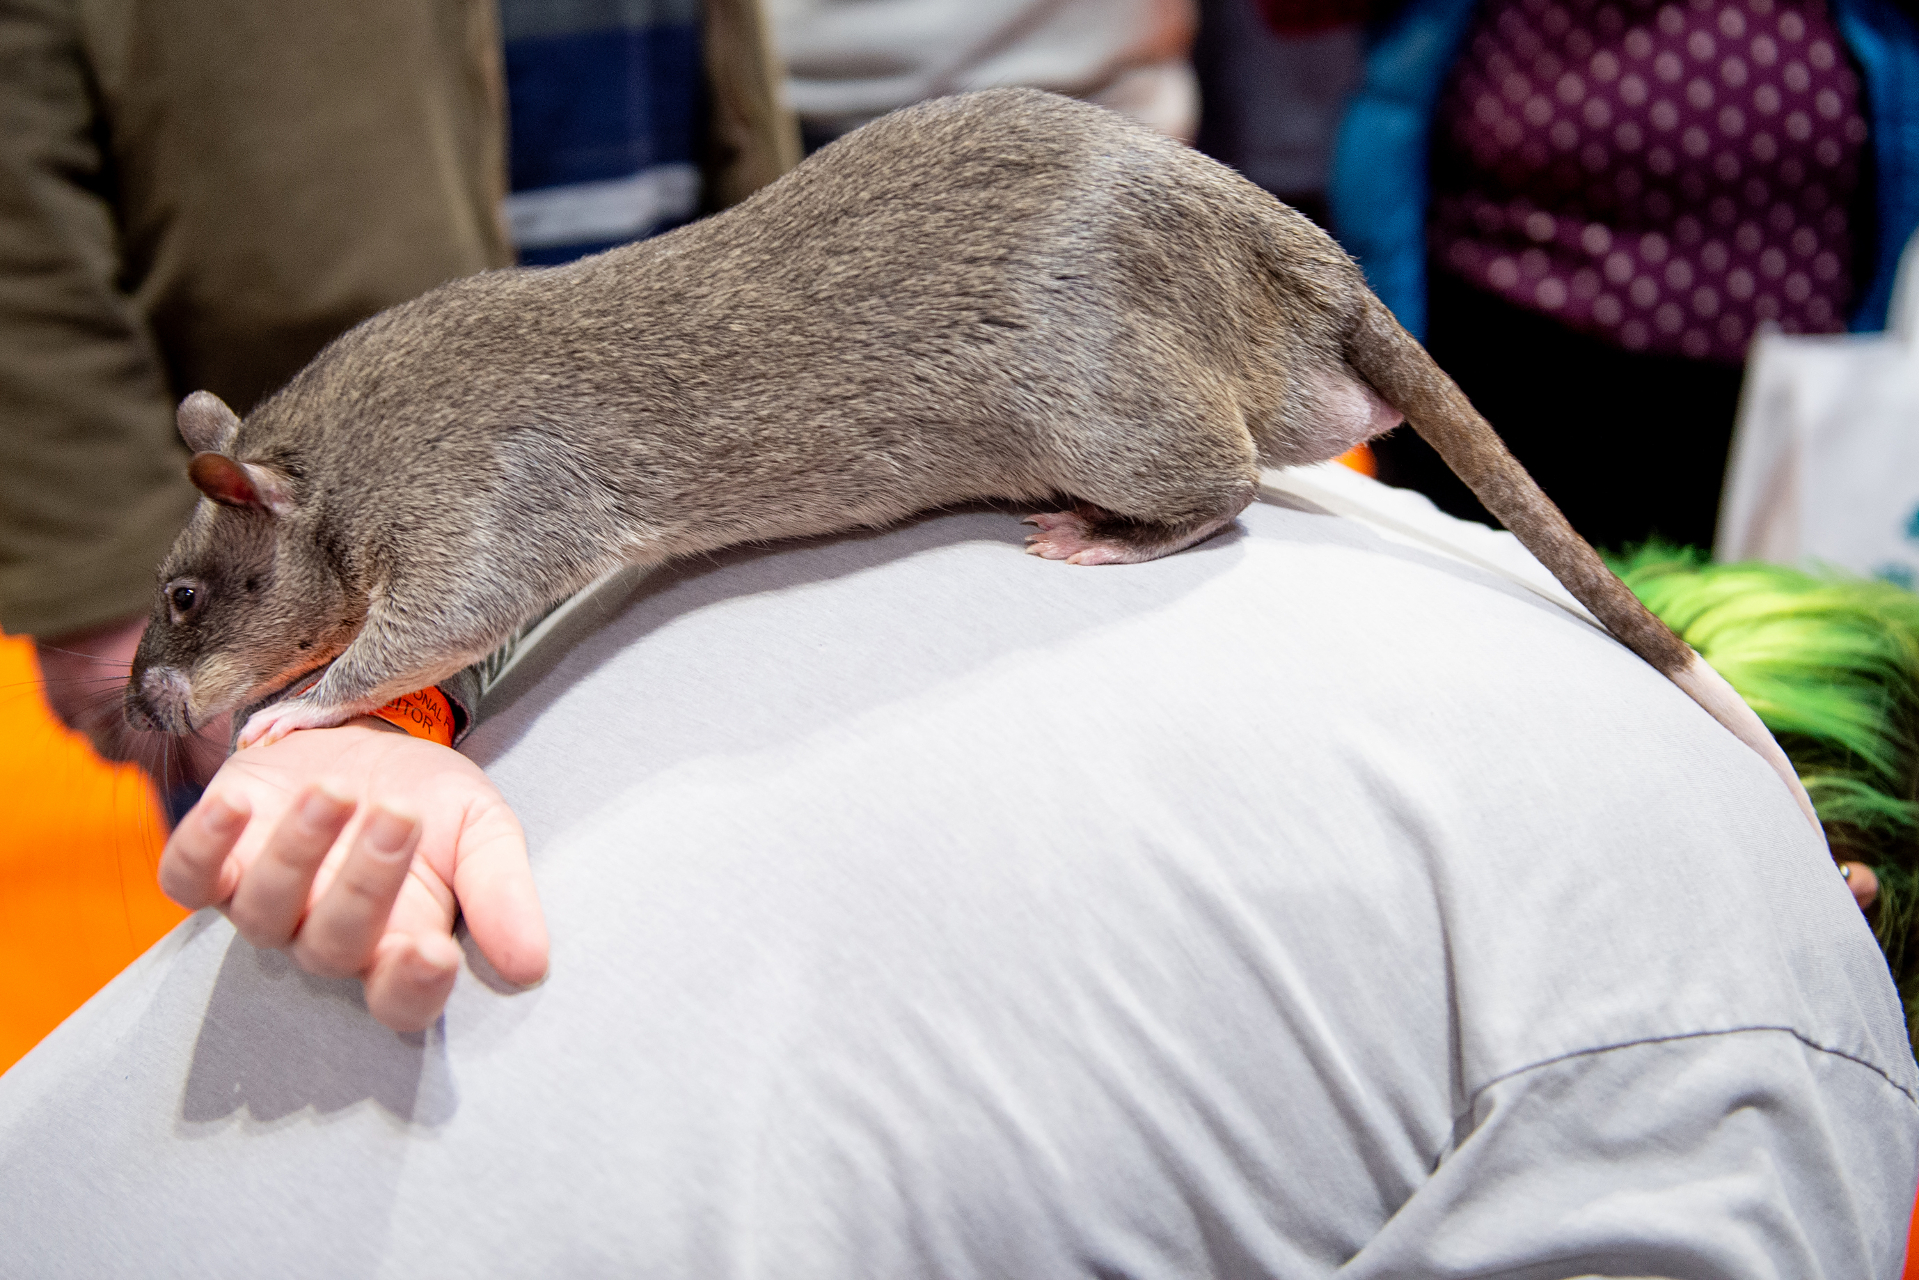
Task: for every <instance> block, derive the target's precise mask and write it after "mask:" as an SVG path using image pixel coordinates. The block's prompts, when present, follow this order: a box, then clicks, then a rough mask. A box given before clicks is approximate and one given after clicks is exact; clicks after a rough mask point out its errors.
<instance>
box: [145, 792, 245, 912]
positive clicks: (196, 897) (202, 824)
mask: <svg viewBox="0 0 1919 1280" xmlns="http://www.w3.org/2000/svg"><path fill="white" fill-rule="evenodd" d="M249 816H250V810H249V808H248V806H247V803H246V801H245V800H244V799H237V798H236V799H229V798H227V797H226V796H224V795H210V796H206V797H204V798H203V799H202V800H201V801H200V803H199V804H196V805H194V806H193V808H192V809H191V810H189V811H188V812H187V816H186V817H184V818H182V819H180V825H179V826H177V827H175V828H174V829H173V834H172V835H170V836H168V837H167V843H166V848H164V849H162V850H161V851H160V892H162V893H164V894H166V895H167V897H169V898H172V899H173V900H174V901H175V902H177V903H179V904H180V905H181V906H183V907H185V908H187V909H188V910H189V911H197V910H199V909H200V908H201V907H212V906H218V905H219V904H221V903H223V902H225V901H226V900H227V899H228V898H231V897H232V896H233V890H234V887H235V886H236V885H237V884H238V883H239V881H240V864H239V863H237V862H235V861H234V860H233V857H232V854H233V846H234V845H235V844H237V843H239V840H240V833H241V832H243V831H245V830H246V827H247V818H248V817H249Z"/></svg>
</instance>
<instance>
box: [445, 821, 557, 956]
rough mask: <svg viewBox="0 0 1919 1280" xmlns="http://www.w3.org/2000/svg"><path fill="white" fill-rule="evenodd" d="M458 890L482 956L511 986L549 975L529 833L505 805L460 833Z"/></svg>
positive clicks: (543, 919) (455, 880) (455, 873)
mask: <svg viewBox="0 0 1919 1280" xmlns="http://www.w3.org/2000/svg"><path fill="white" fill-rule="evenodd" d="M458 857H459V861H458V863H457V864H456V865H455V867H454V870H453V891H454V893H455V894H456V895H458V897H459V900H460V910H461V912H462V913H463V914H464V915H465V916H466V927H467V931H468V932H469V933H471V934H472V935H473V941H474V943H475V944H477V945H478V946H479V948H480V954H482V955H484V956H485V957H486V958H487V962H488V963H489V964H491V965H492V966H493V968H494V969H495V971H497V972H498V973H499V975H500V976H501V977H502V978H505V979H506V980H507V981H508V982H511V983H515V984H517V985H519V986H528V985H530V984H532V983H535V982H538V981H539V980H540V979H542V978H544V977H545V976H546V968H547V955H548V943H547V933H546V916H545V914H544V913H543V912H541V910H540V895H539V891H538V890H537V889H536V888H535V887H534V884H533V869H532V867H531V866H529V865H528V863H527V858H526V833H525V832H524V831H523V830H522V829H521V827H520V820H519V819H518V818H516V817H514V816H513V810H511V809H509V808H508V807H507V805H506V802H505V801H497V802H495V803H492V804H489V805H486V806H485V807H483V808H478V809H476V811H475V812H474V813H473V814H472V815H470V816H469V818H468V820H467V825H466V827H465V828H464V829H463V830H462V831H461V832H460V849H459V854H458Z"/></svg>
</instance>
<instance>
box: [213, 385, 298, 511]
mask: <svg viewBox="0 0 1919 1280" xmlns="http://www.w3.org/2000/svg"><path fill="white" fill-rule="evenodd" d="M208 399H212V397H210V396H209V397H208ZM214 403H215V404H218V403H219V401H217V400H216V401H214ZM221 407H222V408H224V407H225V406H224V405H222V406H221ZM187 478H188V479H190V480H192V481H193V487H194V488H196V489H198V490H199V491H200V492H201V493H204V494H206V495H207V497H209V498H212V499H213V500H214V501H215V502H218V503H221V504H222V505H224V506H229V507H252V508H253V509H255V510H256V511H265V512H268V513H270V514H272V515H276V516H277V515H281V514H283V513H284V512H285V511H286V509H287V508H288V507H290V506H291V505H293V495H292V494H291V493H289V492H288V490H287V482H286V478H285V477H284V476H282V475H280V474H279V473H278V472H276V471H274V470H273V469H271V468H270V467H262V466H259V465H257V464H255V463H248V462H235V461H234V460H233V459H232V458H229V457H227V455H226V454H224V453H210V452H201V453H196V454H194V455H193V461H192V462H189V463H188V464H187Z"/></svg>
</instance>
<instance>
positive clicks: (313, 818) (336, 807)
mask: <svg viewBox="0 0 1919 1280" xmlns="http://www.w3.org/2000/svg"><path fill="white" fill-rule="evenodd" d="M352 803H353V801H352V800H351V799H349V798H348V797H346V796H343V795H340V794H339V793H338V792H336V791H334V790H333V789H332V788H331V787H329V786H327V784H326V783H324V782H323V783H320V784H319V785H318V786H316V787H314V788H313V790H312V791H310V792H309V793H307V798H306V799H305V800H303V801H301V802H300V816H301V817H302V818H305V819H306V820H307V821H308V822H311V823H313V824H314V825H315V826H321V825H324V824H325V823H328V822H331V821H333V820H334V819H335V818H337V817H339V815H340V810H342V809H344V808H347V807H348V806H350V805H351V804H352Z"/></svg>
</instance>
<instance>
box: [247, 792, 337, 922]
mask: <svg viewBox="0 0 1919 1280" xmlns="http://www.w3.org/2000/svg"><path fill="white" fill-rule="evenodd" d="M352 816H353V801H351V800H349V799H347V798H346V797H345V796H342V795H338V794H336V793H335V792H333V791H331V790H329V789H328V788H327V787H326V786H324V785H316V786H311V787H308V788H306V790H304V791H303V792H301V793H300V795H298V796H297V797H295V798H294V801H293V804H292V805H291V806H290V807H288V809H287V811H286V816H284V817H282V818H281V819H280V824H279V825H278V826H277V827H275V828H274V829H273V834H272V835H271V836H269V837H268V838H267V845H266V848H265V849H263V850H262V851H261V853H260V856H259V857H258V858H256V859H255V860H254V862H253V865H252V866H250V867H248V868H247V869H246V874H245V875H243V876H241V877H240V887H239V888H238V889H236V890H235V891H234V894H233V902H232V904H231V905H230V906H228V908H227V915H228V916H229V917H231V918H232V920H233V927H234V928H236V929H238V930H239V931H240V936H241V937H243V938H245V939H246V940H247V941H248V942H251V943H252V944H253V945H254V946H256V947H284V946H285V945H286V944H287V942H288V941H289V940H290V939H291V938H292V937H293V931H294V928H295V927H296V926H297V925H298V924H299V923H300V916H301V915H302V914H303V913H304V912H305V911H306V904H307V894H308V893H309V892H310V891H311V890H312V888H313V874H314V872H316V871H318V870H319V869H320V863H321V862H322V861H323V860H324V859H325V858H326V855H327V850H328V849H330V848H332V847H333V842H334V841H335V840H336V839H338V838H339V835H340V831H341V829H342V828H344V827H345V826H346V823H347V819H348V818H350V817H352Z"/></svg>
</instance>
